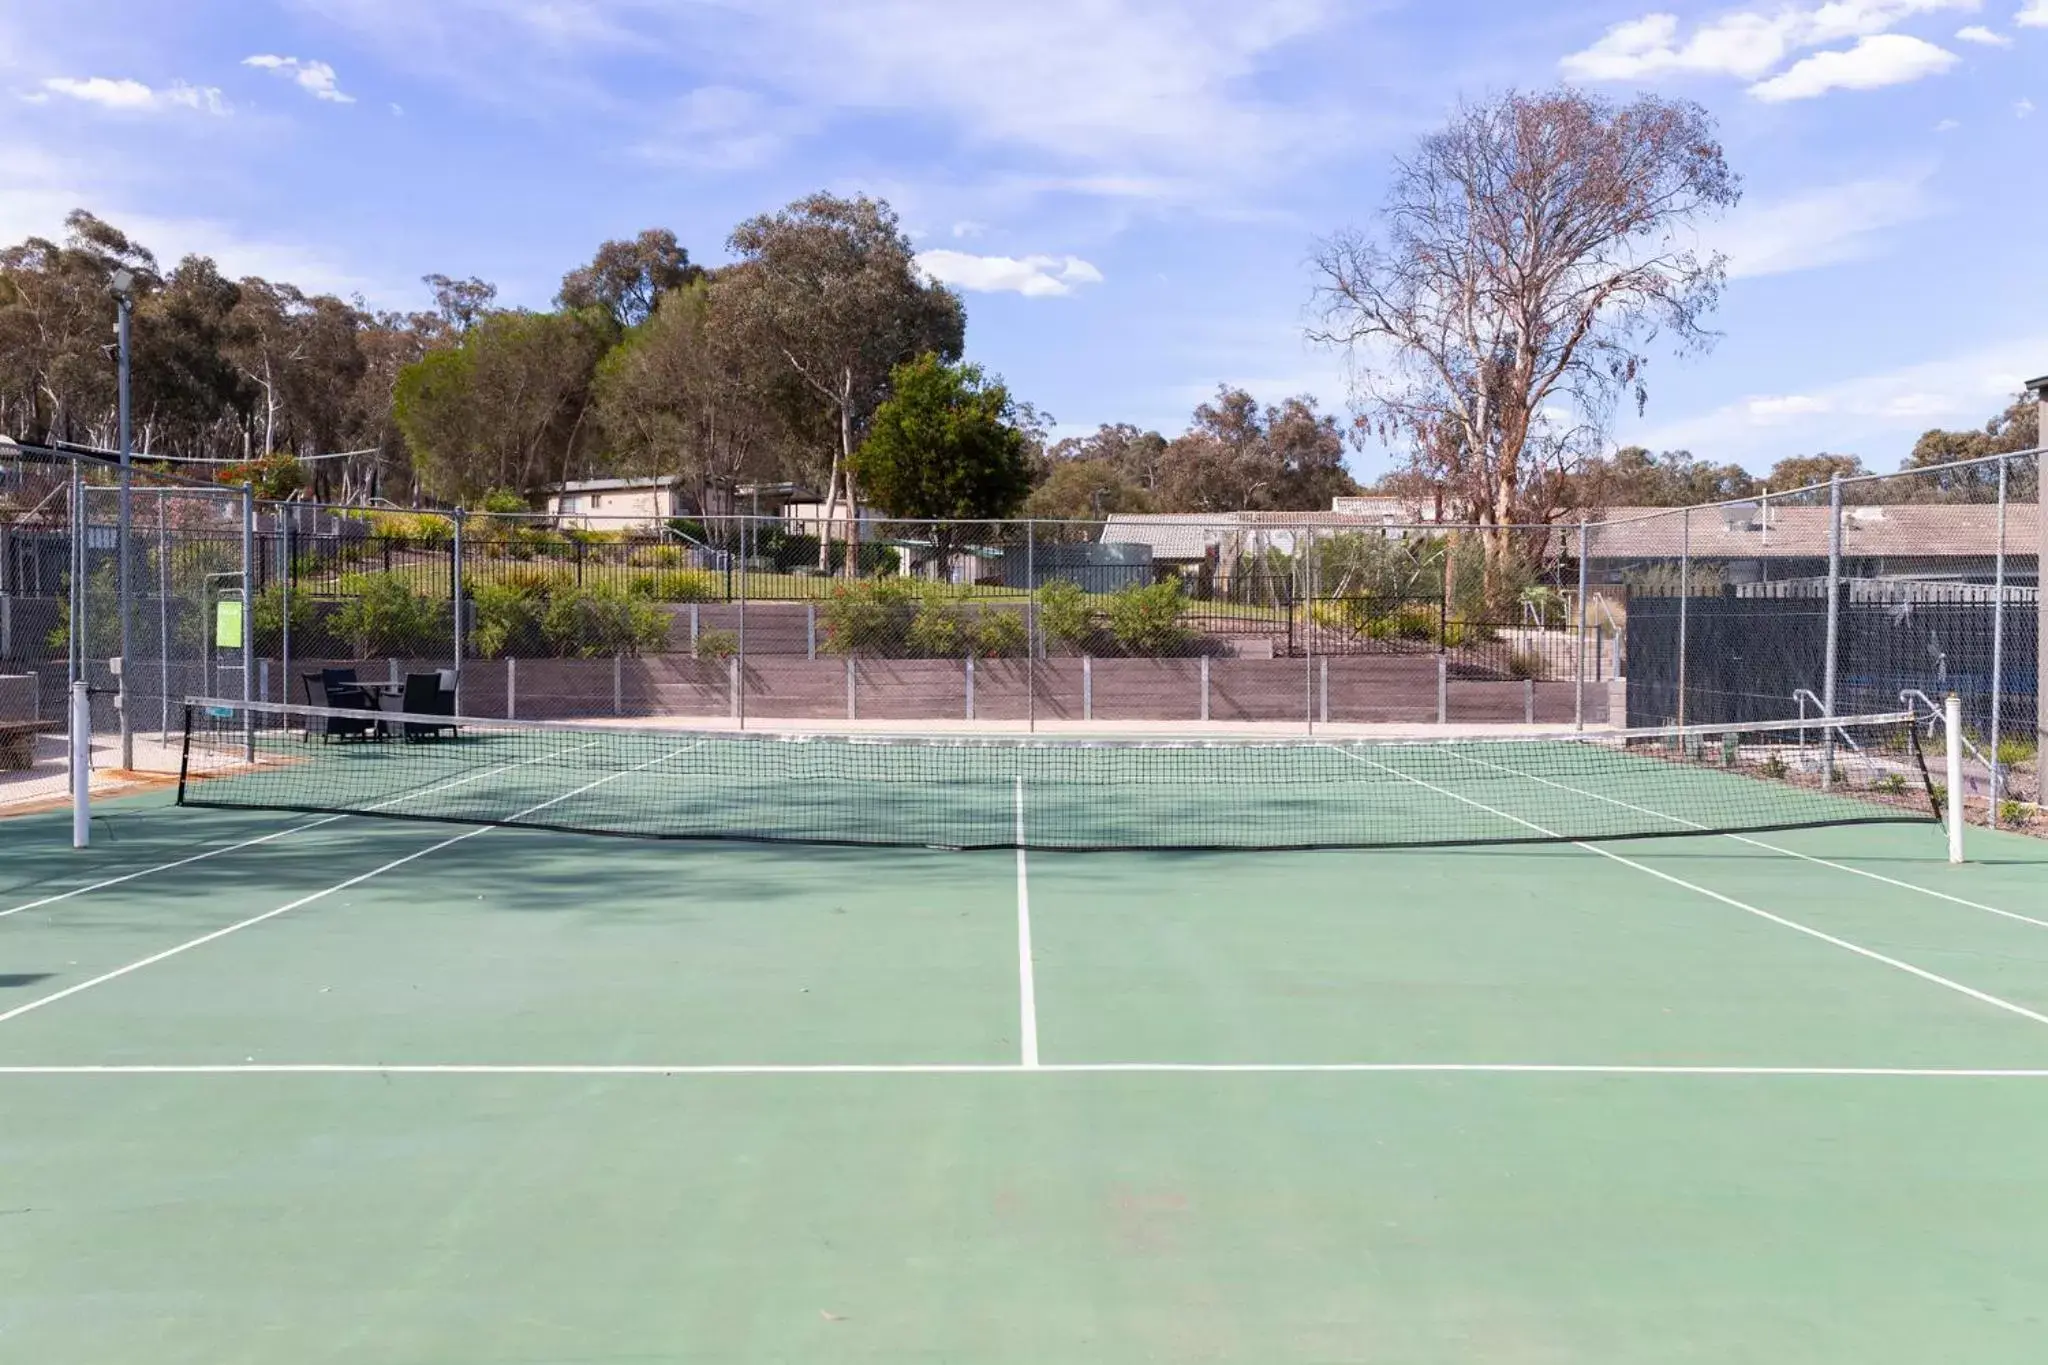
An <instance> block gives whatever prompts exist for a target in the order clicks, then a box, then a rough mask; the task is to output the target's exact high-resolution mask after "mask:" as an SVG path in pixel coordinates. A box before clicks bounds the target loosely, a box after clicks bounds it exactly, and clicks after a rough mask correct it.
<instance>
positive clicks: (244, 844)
mask: <svg viewBox="0 0 2048 1365" xmlns="http://www.w3.org/2000/svg"><path fill="white" fill-rule="evenodd" d="M597 743H598V741H597V740H592V741H591V742H590V743H589V744H575V745H571V746H570V747H569V748H567V749H557V750H555V751H554V752H553V753H549V754H542V755H540V756H539V757H538V758H522V759H520V760H519V761H518V762H517V763H501V764H499V765H498V766H497V767H495V768H486V769H485V770H484V771H482V772H480V773H471V774H470V775H469V776H468V777H458V778H454V779H452V780H450V781H447V782H439V783H436V784H434V785H433V786H431V787H423V788H421V789H420V790H418V791H410V792H407V793H405V794H404V795H403V796H394V797H392V798H391V799H390V800H388V801H379V802H378V803H377V804H376V805H374V806H367V807H365V808H364V813H365V814H368V813H369V812H372V811H380V810H383V809H384V808H385V807H386V806H395V805H397V804H398V803H399V802H401V801H411V800H414V799H416V798H418V797H422V796H426V795H429V794H431V793H433V792H439V791H447V790H448V789H449V788H451V787H460V786H463V785H465V784H466V783H470V782H478V781H481V780H483V779H484V778H486V777H496V776H497V775H498V774H499V773H502V772H510V771H511V770H512V769H514V768H523V767H526V766H527V765H528V764H531V763H544V762H546V761H547V760H548V759H550V758H559V757H561V756H562V755H563V754H572V753H575V752H576V751H577V750H578V749H588V748H591V747H593V746H595V745H596V744H597ZM346 818H347V817H346V816H343V815H323V816H321V817H320V818H319V819H317V820H307V821H305V822H303V823H301V824H296V825H292V826H290V827H288V828H286V829H277V830H272V831H271V832H270V833H268V834H265V835H261V836H259V837H257V838H254V839H244V840H242V841H241V842H240V843H237V844H227V845H225V846H223V847H221V848H209V849H207V850H206V851H205V852H204V853H193V854H188V855H187V856H185V857H183V858H178V859H175V860H173V861H171V862H168V863H158V864H157V865H156V866H155V867H145V868H143V869H142V870H141V871H139V872H124V873H122V874H121V875H120V876H118V877H107V878H105V879H103V880H101V881H96V882H92V883H90V884H89V885H86V886H77V887H73V888H72V889H71V890H69V891H60V892H58V893H57V894H56V895H54V896H44V897H43V898H42V899H41V900H33V901H29V902H27V903H26V904H23V905H16V906H12V907H10V908H8V909H6V910H0V919H6V918H7V917H8V916H9V915H18V914H20V913H21V912H22V911H24V910H37V909H41V908H42V907H43V906H45V905H55V904H56V903H57V902H58V901H68V900H70V899H71V898H72V897H73V896H83V895H84V894H85V893H86V892H88V891H103V890H105V889H106V888H107V887H110V886H119V885H120V884H121V883H123V882H132V881H134V880H135V879H136V878H137V877H147V876H150V875H152V874H153V873H157V872H169V871H171V870H172V869H173V868H179V867H185V866H188V865H189V864H192V863H196V862H201V861H203V860H205V859H207V858H218V857H219V856H220V855H221V854H223V853H233V852H234V851H235V850H236V849H242V848H251V847H253V846H255V845H257V844H267V843H269V842H270V841H271V840H272V839H282V838H284V837H285V836H286V835H287V834H303V833H304V832H305V831H307V830H309V829H318V828H319V827H320V826H322V825H331V824H333V823H334V822H335V821H337V820H343V819H346Z"/></svg>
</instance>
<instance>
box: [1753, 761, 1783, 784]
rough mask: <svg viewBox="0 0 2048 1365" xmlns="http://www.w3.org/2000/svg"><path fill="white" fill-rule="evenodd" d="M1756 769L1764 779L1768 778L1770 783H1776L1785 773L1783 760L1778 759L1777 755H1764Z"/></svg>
mask: <svg viewBox="0 0 2048 1365" xmlns="http://www.w3.org/2000/svg"><path fill="white" fill-rule="evenodd" d="M1757 768H1758V771H1760V772H1762V773H1763V775H1764V776H1765V777H1768V778H1770V779H1771V780H1772V781H1777V780H1779V779H1780V778H1783V777H1784V776H1785V773H1786V771H1787V770H1786V767H1785V760H1784V759H1783V758H1781V757H1779V756H1778V755H1777V754H1766V755H1764V761H1763V762H1762V763H1760V764H1758V765H1757Z"/></svg>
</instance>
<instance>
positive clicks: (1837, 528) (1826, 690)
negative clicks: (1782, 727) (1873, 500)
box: [1820, 473, 1962, 799]
mask: <svg viewBox="0 0 2048 1365" xmlns="http://www.w3.org/2000/svg"><path fill="white" fill-rule="evenodd" d="M1841 648H1842V476H1841V474H1839V473H1836V474H1834V475H1832V476H1831V477H1830V478H1829V479H1828V638H1827V648H1826V654H1825V656H1824V662H1823V663H1822V666H1821V667H1822V673H1821V682H1820V686H1821V695H1820V709H1821V714H1822V715H1823V716H1824V717H1825V718H1826V719H1825V722H1824V723H1825V724H1826V726H1827V728H1826V729H1824V730H1822V731H1821V740H1820V757H1821V765H1820V784H1821V786H1822V787H1824V788H1825V787H1832V786H1834V784H1835V730H1834V724H1833V722H1834V718H1835V695H1836V693H1835V688H1836V679H1837V677H1838V675H1839V674H1840V671H1841ZM1953 795H1954V796H1955V797H1956V798H1957V799H1960V798H1961V795H1962V794H1961V793H1960V792H1957V793H1953Z"/></svg>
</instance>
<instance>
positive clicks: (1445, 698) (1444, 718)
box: [1436, 651, 1451, 725]
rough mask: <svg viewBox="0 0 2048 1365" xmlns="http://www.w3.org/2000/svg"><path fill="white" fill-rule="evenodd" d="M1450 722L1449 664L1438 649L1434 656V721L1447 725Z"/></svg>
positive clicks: (1447, 659)
mask: <svg viewBox="0 0 2048 1365" xmlns="http://www.w3.org/2000/svg"><path fill="white" fill-rule="evenodd" d="M1450 722H1451V665H1450V660H1449V658H1448V657H1447V656H1446V655H1445V654H1444V653H1443V652H1442V651H1438V653H1437V656H1436V723H1437V724H1438V725H1448V724H1450Z"/></svg>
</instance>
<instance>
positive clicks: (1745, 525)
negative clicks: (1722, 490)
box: [1721, 502, 1756, 531]
mask: <svg viewBox="0 0 2048 1365" xmlns="http://www.w3.org/2000/svg"><path fill="white" fill-rule="evenodd" d="M1721 525H1722V527H1723V528H1724V529H1726V530H1729V531H1754V530H1755V529H1756V504H1755V503H1753V502H1731V503H1726V504H1723V506H1722V508H1721Z"/></svg>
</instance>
